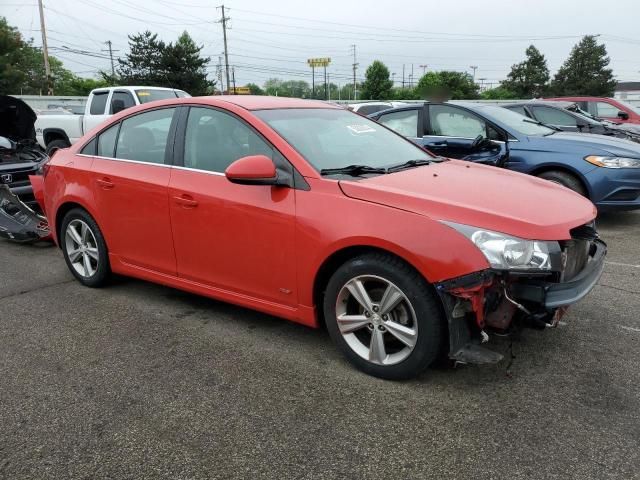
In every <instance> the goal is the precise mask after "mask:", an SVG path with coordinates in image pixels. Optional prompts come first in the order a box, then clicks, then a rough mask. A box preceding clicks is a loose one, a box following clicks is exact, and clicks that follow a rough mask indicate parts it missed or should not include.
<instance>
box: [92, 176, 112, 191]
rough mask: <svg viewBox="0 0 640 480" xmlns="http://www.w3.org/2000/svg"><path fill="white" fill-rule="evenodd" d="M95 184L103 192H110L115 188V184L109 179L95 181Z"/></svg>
mask: <svg viewBox="0 0 640 480" xmlns="http://www.w3.org/2000/svg"><path fill="white" fill-rule="evenodd" d="M96 183H97V184H98V185H100V186H101V187H102V188H103V189H104V190H111V189H112V188H113V187H115V186H116V185H115V183H113V182H112V181H111V179H109V178H107V177H104V178H99V179H97V180H96Z"/></svg>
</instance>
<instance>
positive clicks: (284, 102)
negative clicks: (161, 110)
mask: <svg viewBox="0 0 640 480" xmlns="http://www.w3.org/2000/svg"><path fill="white" fill-rule="evenodd" d="M194 98H195V99H197V98H207V99H211V100H216V101H219V102H226V103H232V104H234V105H237V106H239V107H242V108H245V109H247V110H269V109H280V108H332V109H338V110H339V109H341V107H339V106H338V105H335V104H331V103H327V102H323V101H321V100H305V99H301V98H288V97H271V96H267V95H216V96H211V97H192V98H191V99H186V100H187V103H188V100H193V99H194Z"/></svg>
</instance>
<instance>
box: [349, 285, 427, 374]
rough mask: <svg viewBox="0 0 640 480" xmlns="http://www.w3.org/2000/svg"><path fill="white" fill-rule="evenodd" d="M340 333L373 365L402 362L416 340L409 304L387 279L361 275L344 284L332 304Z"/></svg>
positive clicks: (401, 292)
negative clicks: (333, 304) (334, 307)
mask: <svg viewBox="0 0 640 480" xmlns="http://www.w3.org/2000/svg"><path fill="white" fill-rule="evenodd" d="M336 320H337V324H338V329H339V331H340V334H341V335H342V337H343V338H344V340H345V342H346V343H347V345H349V347H350V348H351V349H352V350H353V351H354V352H355V353H356V354H358V355H359V356H360V357H362V358H364V359H365V360H368V361H369V362H371V363H374V364H377V365H394V364H397V363H400V362H402V361H403V360H405V359H406V358H407V357H408V356H409V355H410V354H411V352H412V351H413V349H414V347H415V345H416V342H417V340H418V321H417V318H416V314H415V311H414V309H413V306H412V305H411V302H410V301H409V299H408V298H407V296H406V295H405V294H404V292H403V291H402V290H400V288H398V287H397V286H396V285H395V284H393V283H392V282H390V281H389V280H387V279H385V278H382V277H379V276H374V275H361V276H357V277H354V278H352V279H351V280H349V281H348V282H347V283H345V284H344V286H343V287H342V289H341V290H340V292H339V294H338V298H337V301H336Z"/></svg>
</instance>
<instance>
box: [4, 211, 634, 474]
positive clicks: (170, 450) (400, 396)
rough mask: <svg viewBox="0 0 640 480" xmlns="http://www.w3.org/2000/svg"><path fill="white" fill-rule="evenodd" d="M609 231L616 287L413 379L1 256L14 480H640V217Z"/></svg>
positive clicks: (204, 309)
mask: <svg viewBox="0 0 640 480" xmlns="http://www.w3.org/2000/svg"><path fill="white" fill-rule="evenodd" d="M599 228H600V231H601V234H602V236H603V238H604V239H605V240H606V241H607V242H608V244H609V247H610V250H609V252H610V253H609V256H608V263H607V266H606V270H605V273H604V275H603V277H602V279H601V280H600V282H599V285H598V286H597V287H596V288H595V289H594V291H593V292H592V293H591V294H590V295H589V296H588V297H587V298H586V299H585V300H583V301H582V302H581V303H580V304H578V305H576V306H575V307H574V308H572V309H571V310H570V313H569V314H568V315H567V316H566V317H565V318H564V321H565V323H566V324H564V325H562V326H560V327H559V328H557V329H553V330H546V331H533V330H526V331H525V332H524V333H523V335H522V336H521V337H520V338H516V339H513V340H510V339H497V340H496V342H495V343H494V344H493V345H494V348H495V349H497V350H499V351H501V352H503V353H505V360H504V361H502V362H501V363H499V364H497V365H495V366H489V367H487V366H483V367H475V366H464V367H459V368H456V369H430V370H428V371H427V372H425V373H424V374H423V375H422V376H421V377H420V378H418V379H416V380H413V381H408V382H389V381H384V380H379V379H376V378H372V377H369V376H367V375H364V374H362V373H360V372H358V371H356V370H354V369H353V368H352V367H350V366H349V364H347V362H346V361H345V360H343V359H342V358H341V357H340V355H339V354H338V353H337V352H336V350H335V349H334V347H333V345H332V343H331V341H330V339H329V337H328V335H327V333H326V332H325V331H323V330H312V329H308V328H305V327H302V326H299V325H295V324H292V323H289V322H286V321H284V320H280V319H277V318H274V317H270V316H267V315H263V314H260V313H256V312H253V311H250V310H246V309H243V308H239V307H235V306H231V305H228V304H225V303H222V302H217V301H214V300H210V299H206V298H201V297H197V296H194V295H190V294H186V293H183V292H180V291H177V290H173V289H170V288H165V287H162V286H158V285H153V284H150V283H146V282H142V281H138V280H133V279H126V278H117V279H115V280H114V281H113V282H112V283H111V284H110V285H109V286H108V287H107V288H103V289H89V288H84V287H82V286H80V284H78V283H77V282H75V281H74V280H73V278H72V276H71V274H70V273H69V272H68V271H67V267H66V265H65V263H64V261H63V259H62V255H61V253H60V251H59V250H58V249H57V248H55V247H52V246H49V245H46V244H44V245H43V244H40V245H15V244H12V243H9V242H6V241H0V478H2V479H12V480H13V479H31V478H33V479H54V478H55V479H97V478H111V479H143V478H144V479H146V478H171V479H201V478H202V479H205V478H216V479H218V478H219V479H231V478H247V479H262V478H265V479H307V478H309V479H312V478H314V479H316V478H317V479H324V478H327V479H332V478H336V479H337V478H348V479H377V478H381V479H382V478H384V479H388V478H401V479H414V478H415V479H423V478H438V479H441V478H446V479H470V478H482V479H524V478H527V479H529V478H531V479H562V480H566V479H608V478H615V479H625V480H626V479H634V478H640V315H639V311H640V282H639V279H640V255H639V253H640V241H639V239H640V212H638V213H619V214H615V215H614V214H609V215H605V216H603V217H602V218H600V219H599ZM510 352H512V353H513V356H514V357H515V358H512V356H511V355H510V354H509V353H510Z"/></svg>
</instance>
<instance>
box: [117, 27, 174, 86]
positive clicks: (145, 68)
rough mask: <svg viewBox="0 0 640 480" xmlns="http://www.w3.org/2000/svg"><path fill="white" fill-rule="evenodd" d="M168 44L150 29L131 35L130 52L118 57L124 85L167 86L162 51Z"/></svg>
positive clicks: (119, 73)
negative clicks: (123, 56)
mask: <svg viewBox="0 0 640 480" xmlns="http://www.w3.org/2000/svg"><path fill="white" fill-rule="evenodd" d="M165 47H166V45H165V43H164V42H163V41H162V40H158V35H157V34H155V33H151V32H150V31H149V30H147V31H145V32H143V33H139V34H137V35H129V53H127V54H126V55H125V58H124V59H122V58H118V76H119V77H120V83H121V84H123V85H147V86H165V85H166V84H167V80H166V79H165V78H164V72H163V71H162V53H163V51H164V49H165Z"/></svg>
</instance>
